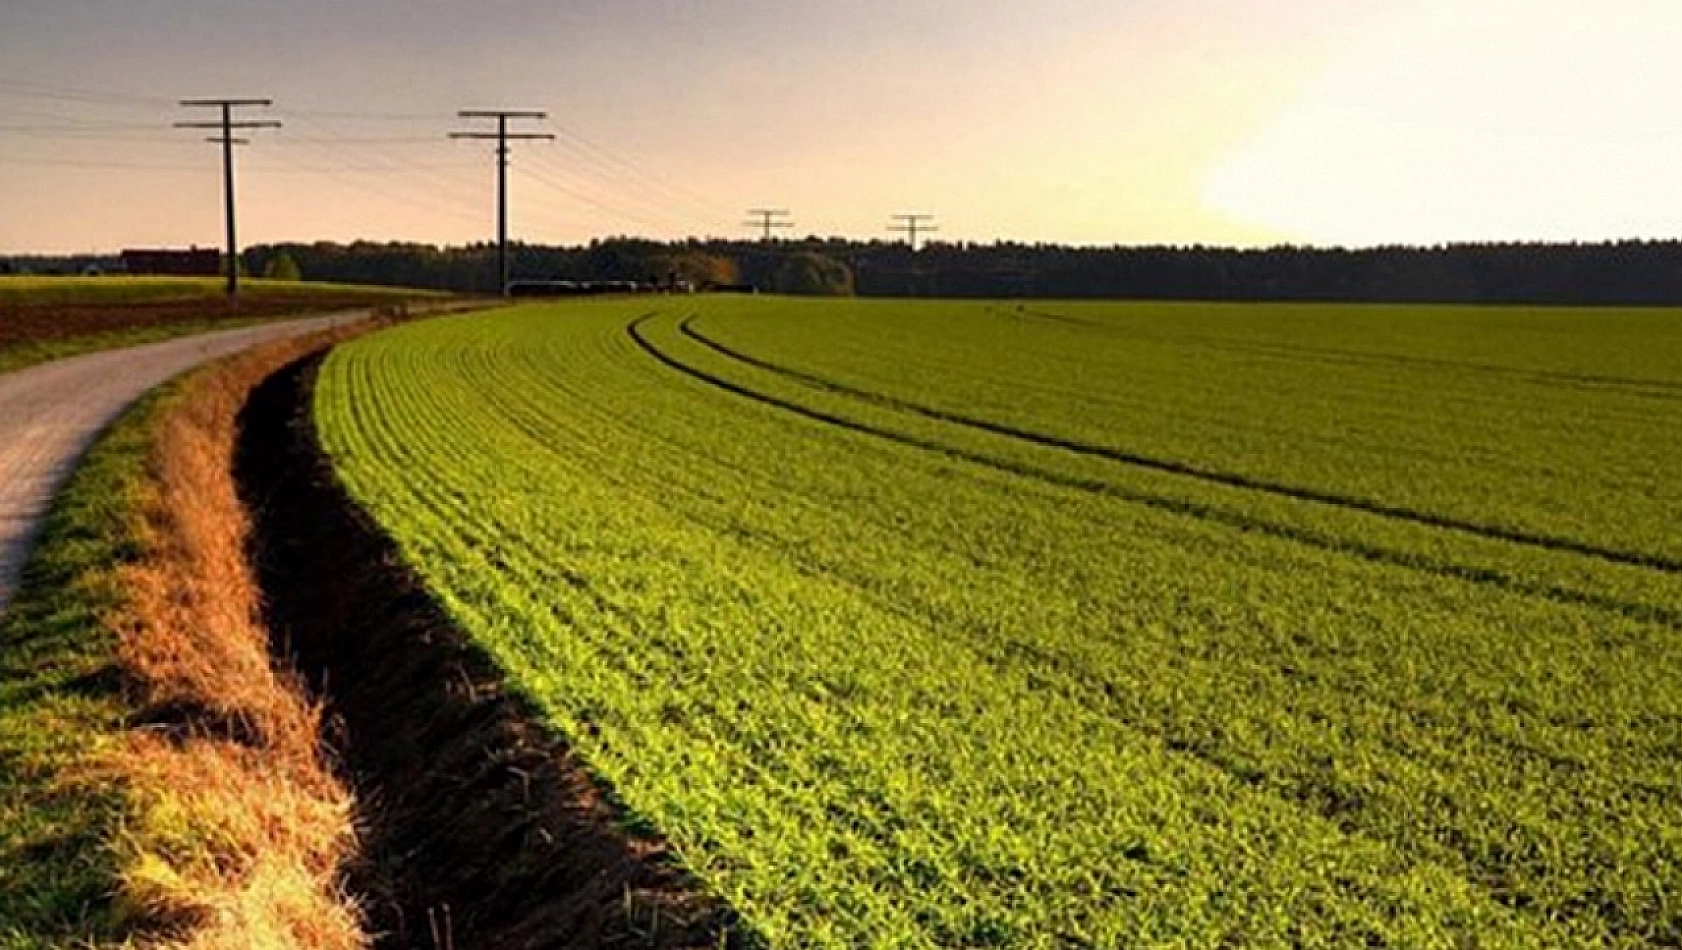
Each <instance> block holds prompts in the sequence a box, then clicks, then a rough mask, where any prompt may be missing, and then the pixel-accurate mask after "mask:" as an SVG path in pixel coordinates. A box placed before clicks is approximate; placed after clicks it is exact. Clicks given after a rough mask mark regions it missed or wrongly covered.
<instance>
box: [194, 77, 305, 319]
mask: <svg viewBox="0 0 1682 950" xmlns="http://www.w3.org/2000/svg"><path fill="white" fill-rule="evenodd" d="M180 104H181V105H182V106H183V107H184V108H189V109H201V108H203V109H220V110H222V119H221V121H218V122H177V123H175V127H176V128H178V129H215V130H217V131H219V132H221V133H222V134H221V135H219V136H217V137H215V138H211V139H206V141H208V142H213V143H215V144H218V145H221V146H222V204H223V210H224V213H225V214H226V215H227V219H228V299H229V300H235V299H238V297H239V234H238V232H237V231H236V229H235V226H234V217H235V216H234V146H235V145H249V144H250V143H251V140H250V139H241V138H235V137H234V133H235V132H236V131H246V130H249V129H278V128H280V123H279V122H276V121H274V120H273V119H256V120H253V119H247V120H244V121H240V122H235V121H234V110H235V109H242V108H267V107H269V106H272V105H274V100H272V99H183V100H181V103H180Z"/></svg>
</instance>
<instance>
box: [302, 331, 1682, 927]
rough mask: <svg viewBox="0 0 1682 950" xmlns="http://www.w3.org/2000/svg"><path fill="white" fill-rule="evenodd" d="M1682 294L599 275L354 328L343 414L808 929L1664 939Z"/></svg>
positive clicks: (746, 909)
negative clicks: (639, 294) (825, 286)
mask: <svg viewBox="0 0 1682 950" xmlns="http://www.w3.org/2000/svg"><path fill="white" fill-rule="evenodd" d="M651 311H655V312H653V313H651ZM1679 340H1682V320H1679V319H1678V318H1677V317H1676V316H1675V315H1674V314H1667V313H1656V312H1646V313H1642V312H1616V311H1606V312H1586V311H1517V310H1471V309H1436V308H1353V307H1212V306H1192V305H1177V306H1157V305H1120V304H1106V305H1098V304H1082V305H1058V306H1049V305H1031V306H1028V307H1021V308H1019V307H1017V306H1016V305H1014V304H1013V305H991V304H980V303H976V304H958V303H903V302H880V303H852V302H848V303H836V302H826V303H797V302H793V301H785V300H712V299H705V300H696V301H693V302H692V301H689V300H680V301H673V300H661V301H657V302H654V303H648V302H644V301H637V302H620V303H599V304H564V305H554V306H534V307H525V308H520V309H517V310H510V311H504V312H500V313H498V314H495V315H488V316H475V317H468V318H458V319H450V320H440V321H429V322H426V323H422V324H415V325H411V326H407V327H402V328H399V329H396V330H393V331H389V332H387V333H383V334H380V335H378V336H376V337H373V338H370V339H367V340H364V341H360V342H357V343H354V344H351V345H349V346H346V347H344V348H342V349H341V350H339V351H338V352H336V353H335V354H334V356H333V357H332V358H331V359H330V360H329V362H328V364H327V366H326V368H325V370H324V372H323V375H322V380H321V385H320V388H319V389H318V395H317V407H316V409H317V417H318V421H319V424H320V426H321V429H322V435H323V440H324V442H325V444H326V445H327V447H328V450H329V451H330V452H331V453H332V455H333V456H334V458H335V460H336V462H337V464H338V467H339V469H340V472H341V473H342V475H343V477H344V478H345V480H346V482H347V484H348V485H349V487H350V488H351V490H352V492H353V493H354V494H355V495H356V496H357V497H358V498H359V499H360V500H361V501H362V502H363V503H364V504H366V505H367V506H368V508H369V509H370V511H371V512H372V513H373V514H374V515H375V516H376V517H377V518H378V519H379V520H380V521H381V522H382V523H383V524H384V525H385V526H386V527H387V528H388V529H389V530H390V531H391V532H392V534H393V535H394V537H395V538H396V539H397V540H398V542H399V544H400V546H401V548H402V550H403V552H404V554H405V556H406V557H407V559H408V560H409V561H410V562H411V563H412V564H413V565H414V566H415V568H416V569H417V570H418V571H419V572H420V573H421V575H422V576H423V577H424V578H425V580H426V581H427V582H428V584H429V585H430V586H431V588H432V589H433V591H434V592H435V593H436V594H437V596H438V598H439V599H440V601H441V602H442V603H443V604H444V605H445V606H446V608H447V609H448V610H449V611H450V613H451V614H452V615H453V616H454V617H455V618H456V619H457V621H458V622H460V624H461V625H462V626H463V628H464V629H466V630H467V631H468V632H469V633H470V634H471V635H472V636H474V637H475V638H476V639H477V640H479V641H480V642H481V643H482V644H483V645H484V646H485V647H486V648H487V649H488V650H489V651H490V652H491V654H492V655H493V656H494V657H495V658H496V659H497V660H498V662H499V663H500V664H501V665H502V666H503V668H504V669H505V670H506V672H507V674H508V676H509V678H510V681H511V682H512V683H513V684H514V686H515V687H516V688H518V689H520V690H522V691H523V692H525V693H527V694H528V695H529V696H530V697H531V698H532V699H533V700H534V701H535V702H536V703H537V704H538V705H539V707H540V708H542V709H543V710H544V711H545V712H546V714H547V715H549V716H550V718H551V719H552V721H553V723H554V725H555V726H556V727H557V728H558V729H559V730H561V731H562V732H563V733H565V734H566V735H567V736H568V737H569V738H570V739H572V740H573V741H574V742H575V743H576V744H577V746H578V747H579V749H580V750H581V752H582V753H583V754H584V756H585V757H586V759H587V761H588V762H589V763H590V764H591V766H592V768H593V769H594V770H595V771H596V772H597V773H598V774H599V775H600V776H601V777H602V778H603V780H604V781H606V782H608V783H610V784H611V785H613V786H614V788H615V790H616V791H617V793H618V795H619V797H620V798H621V799H622V800H623V801H624V802H625V803H626V804H627V805H628V807H630V808H631V809H632V810H633V811H634V812H635V813H636V815H637V817H639V818H640V819H642V820H646V821H648V822H650V823H652V824H653V825H654V826H655V827H657V828H658V829H659V830H660V831H662V832H663V833H664V834H665V835H666V836H667V837H668V838H669V839H670V840H671V841H672V842H673V843H674V845H675V846H676V848H677V850H678V851H679V853H680V854H681V856H682V857H683V859H684V860H685V861H686V862H687V863H688V864H689V866H690V867H692V868H694V869H695V870H696V872H697V873H699V874H700V875H701V876H702V877H703V879H704V880H706V881H707V882H708V884H709V885H710V886H712V887H713V888H715V889H717V891H718V892H719V893H721V894H723V895H724V896H726V897H727V898H728V899H730V900H731V901H732V902H733V903H734V904H735V906H736V907H737V908H738V909H739V910H740V911H741V912H742V914H743V915H744V917H745V919H746V920H747V921H748V922H749V923H751V924H752V925H753V926H754V927H755V928H756V929H757V930H759V931H760V932H761V933H762V934H763V935H764V936H765V937H766V938H768V940H769V941H770V942H771V943H773V944H774V945H778V946H790V947H795V946H799V947H806V946H834V947H843V946H861V945H863V946H912V947H916V946H925V947H927V946H1012V947H1018V946H1023V947H1066V946H1210V945H1219V944H1222V943H1223V942H1225V943H1226V944H1228V945H1245V946H1250V945H1257V946H1325V947H1342V946H1348V945H1351V944H1357V945H1359V944H1365V945H1389V946H1406V947H1434V946H1441V947H1456V946H1466V945H1476V946H1512V947H1528V946H1537V945H1552V946H1644V945H1651V944H1662V943H1665V942H1667V941H1668V942H1676V941H1677V940H1679V939H1682V819H1678V817H1677V814H1678V808H1677V803H1678V802H1679V801H1682V689H1679V688H1678V687H1679V686H1682V639H1679V637H1678V635H1677V634H1678V628H1679V627H1682V567H1679V566H1678V565H1677V563H1676V562H1677V560H1678V559H1679V558H1682V539H1679V538H1678V537H1677V535H1676V532H1675V528H1674V525H1675V524H1676V523H1677V516H1678V515H1679V514H1682V503H1679V499H1682V486H1679V485H1678V484H1677V483H1676V481H1675V479H1674V478H1673V477H1670V476H1669V475H1668V474H1667V473H1670V472H1674V471H1675V470H1676V468H1677V465H1678V464H1679V463H1682V449H1679V448H1678V446H1677V445H1676V443H1675V440H1674V439H1666V438H1664V433H1665V432H1666V431H1667V426H1668V425H1670V424H1671V422H1670V420H1671V419H1672V417H1673V415H1674V411H1675V408H1676V407H1677V405H1678V399H1679V398H1682V372H1679V370H1678V366H1679V365H1682V364H1679V363H1678V361H1676V360H1675V359H1673V358H1667V356H1666V354H1667V353H1668V354H1674V353H1675V352H1676V346H1677V344H1678V341H1679Z"/></svg>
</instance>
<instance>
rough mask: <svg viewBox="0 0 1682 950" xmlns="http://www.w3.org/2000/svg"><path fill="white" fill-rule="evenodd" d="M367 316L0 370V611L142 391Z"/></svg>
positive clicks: (284, 324) (344, 316)
mask: <svg viewBox="0 0 1682 950" xmlns="http://www.w3.org/2000/svg"><path fill="white" fill-rule="evenodd" d="M363 316H365V312H364V311H355V312H352V313H342V314H334V315H331V316H325V317H311V318H308V319H300V320H286V321H281V322H275V323H265V324H262V325H260V326H251V327H243V328H240V329H237V330H223V331H220V332H217V333H206V334H203V335H200V336H191V337H183V338H181V339H178V340H170V341H168V342H165V343H155V344H152V345H150V346H140V347H134V348H132V349H126V350H109V351H106V352H103V353H93V354H90V355H88V356H78V357H74V358H72V359H67V360H60V361H58V362H56V363H44V364H42V365H40V366H34V367H31V368H29V369H25V370H20V371H18V372H15V373H6V374H0V612H4V611H5V609H6V604H7V602H8V601H9V600H10V599H11V596H12V592H13V590H14V589H15V586H16V584H17V579H18V572H19V571H20V570H21V569H22V568H23V562H24V559H25V558H26V557H27V556H28V554H29V548H30V544H31V542H33V540H34V538H35V534H36V532H37V531H38V530H39V528H40V522H41V518H42V516H43V515H45V514H46V512H47V508H48V506H49V505H50V504H51V503H52V499H53V495H54V493H56V492H57V491H58V489H59V488H60V486H62V485H63V484H64V481H65V479H67V478H68V477H69V476H70V473H71V471H73V470H74V469H75V467H76V463H77V461H78V460H80V459H81V457H82V454H83V453H84V452H86V451H87V449H88V446H89V445H91V444H92V443H93V440H94V438H95V437H97V436H98V435H99V433H100V432H101V431H103V430H104V429H105V427H106V426H108V425H110V424H111V422H112V421H113V420H115V419H116V418H117V416H119V415H121V414H122V411H123V410H124V409H126V408H128V407H129V406H130V405H131V404H133V403H134V401H135V400H137V399H139V398H140V397H141V396H142V395H144V394H145V393H146V391H147V390H149V389H151V388H152V387H154V386H157V385H158V384H160V383H163V382H165V381H167V380H169V379H170V378H172V377H174V376H176V375H179V374H180V373H182V372H183V371H185V370H188V369H191V368H192V367H194V366H197V365H198V364H200V363H203V362H206V361H208V360H212V359H215V358H217V357H220V356H227V355H229V354H231V353H236V352H238V351H240V350H243V349H246V348H247V347H250V346H253V345H255V344H258V343H264V342H267V341H269V340H275V339H279V338H282V337H288V336H296V335H298V334H300V333H307V332H309V331H312V330H321V329H325V328H327V327H332V326H337V325H339V324H344V323H350V322H353V321H355V320H358V319H361V318H362V317H363Z"/></svg>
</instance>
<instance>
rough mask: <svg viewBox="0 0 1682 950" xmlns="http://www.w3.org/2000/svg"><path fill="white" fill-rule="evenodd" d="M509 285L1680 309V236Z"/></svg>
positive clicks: (886, 254)
mask: <svg viewBox="0 0 1682 950" xmlns="http://www.w3.org/2000/svg"><path fill="white" fill-rule="evenodd" d="M512 250H513V272H514V277H515V278H516V279H518V280H572V281H637V282H641V283H650V284H662V285H664V284H669V283H672V282H675V281H681V282H684V283H687V284H690V285H693V286H697V287H706V286H712V285H738V284H751V285H753V286H755V287H757V288H759V289H762V290H767V291H780V292H786V293H807V294H852V293H856V294H859V295H863V296H875V297H881V296H907V297H922V296H928V297H933V296H940V297H986V298H1011V297H1030V298H1032V297H1039V298H1115V299H1154V300H1251V301H1377V302H1397V303H1534V304H1635V305H1650V304H1668V305H1682V242H1678V241H1624V242H1614V243H1599V244H1456V245H1444V246H1438V247H1381V248H1371V249H1362V250H1346V249H1336V248H1330V249H1328V248H1308V247H1289V246H1287V247H1274V248H1265V249H1255V250H1238V249H1231V248H1216V247H1197V246H1193V247H1166V246H1164V247H1068V246H1062V245H1055V244H1019V243H1010V242H1002V243H994V244H962V243H936V244H931V245H929V246H928V247H926V248H923V249H922V250H920V251H916V252H913V251H912V250H911V249H910V248H909V247H908V246H906V245H905V244H903V243H895V242H888V241H852V240H845V239H841V238H827V239H825V238H807V239H804V240H791V241H769V242H762V241H760V242H756V241H734V240H688V241H674V242H661V241H650V240H643V239H635V238H614V239H607V240H598V241H593V242H591V243H590V244H588V245H584V246H575V247H554V246H543V245H535V244H517V245H515V246H514V247H513V249H512ZM243 264H244V265H245V268H246V270H247V272H248V273H253V274H270V273H273V274H275V275H276V276H290V275H291V274H293V273H301V274H302V275H303V276H305V277H307V278H308V279H310V280H324V281H341V282H347V283H360V284H389V285H401V286H409V287H426V288H435V289H440V290H455V291H462V292H477V293H489V292H493V291H495V290H496V289H497V270H496V248H495V247H494V246H493V245H490V244H472V245H467V246H464V247H438V246H435V245H430V244H409V243H373V242H356V243H352V244H336V243H326V242H321V243H314V244H281V245H266V246H258V247H254V248H251V249H250V250H248V251H247V252H245V254H244V255H243ZM90 265H98V266H104V267H106V268H107V269H114V268H113V267H112V265H113V259H107V258H102V257H99V256H97V255H78V256H74V257H62V258H48V257H16V258H10V259H6V258H0V268H9V269H11V270H14V271H19V272H33V273H43V272H52V271H54V270H57V271H58V272H61V273H77V272H80V271H81V270H82V269H84V268H86V267H88V266H90Z"/></svg>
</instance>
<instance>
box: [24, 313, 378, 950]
mask: <svg viewBox="0 0 1682 950" xmlns="http://www.w3.org/2000/svg"><path fill="white" fill-rule="evenodd" d="M343 332H344V331H341V332H340V333H335V334H333V335H316V336H313V337H309V338H304V339H300V340H295V341H288V342H285V343H280V344H275V345H271V346H267V347H263V348H259V349H257V350H253V351H251V352H249V353H246V354H243V355H241V356H238V357H235V358H233V359H230V360H227V361H224V362H222V363H218V364H215V365H214V366H212V367H209V368H207V369H204V370H200V371H198V372H195V373H194V374H192V375H190V376H189V377H187V378H185V379H184V380H182V381H179V382H177V383H174V384H171V385H169V386H166V387H164V388H163V389H161V390H159V391H158V392H157V393H155V394H154V395H152V396H151V397H149V398H147V399H146V400H144V401H143V402H142V403H140V404H139V405H138V406H137V407H136V408H134V409H133V410H131V411H130V412H129V413H128V414H126V415H125V416H124V418H123V419H122V420H121V421H120V422H119V423H117V424H116V426H115V427H114V428H113V429H112V430H111V431H110V432H109V433H108V434H107V435H106V436H105V437H104V438H103V439H101V441H100V442H99V444H98V445H97V446H96V447H95V448H94V449H93V450H92V452H91V453H90V455H89V456H88V458H87V459H86V461H85V462H84V463H83V465H82V467H81V468H80V470H79V471H78V473H77V475H76V476H75V478H74V479H73V480H72V482H71V484H70V485H69V486H68V488H67V489H66V491H65V492H64V493H63V494H62V495H61V496H60V498H59V500H58V502H57V503H56V505H55V507H54V510H53V511H52V513H51V514H50V516H49V518H48V522H47V525H46V526H45V531H44V534H43V536H42V538H41V541H40V543H39V545H38V547H37V550H36V553H35V555H34V556H33V559H32V560H31V562H30V564H29V565H28V566H27V567H26V569H25V572H24V576H23V579H22V584H21V586H20V589H19V591H18V595H17V597H16V598H15V600H14V602H13V604H12V606H11V607H10V609H9V612H8V613H7V614H6V615H5V616H4V617H3V618H0V948H4V950H35V948H48V947H65V946H86V945H89V944H94V945H112V944H117V943H123V942H128V941H135V942H139V943H142V944H144V945H148V946H165V947H256V948H266V947H276V948H278V947H309V948H329V947H358V946H362V945H364V944H365V942H366V941H365V938H364V936H363V934H362V929H361V926H360V919H359V913H358V912H357V910H356V909H355V908H354V906H353V905H352V903H351V902H350V901H349V900H348V899H347V898H346V897H345V896H344V895H343V893H342V890H341V888H340V885H339V877H338V875H339V867H340V866H341V864H342V863H343V862H344V861H345V859H346V858H347V856H348V855H349V854H350V852H351V849H352V848H353V846H354V843H355V835H354V831H353V823H352V803H351V798H350V795H349V793H348V792H347V791H346V790H345V789H344V788H343V787H342V786H341V785H339V784H338V783H337V782H336V781H335V780H334V779H333V778H332V777H331V774H330V771H329V769H328V768H327V763H326V762H325V761H324V758H323V754H322V752H321V750H320V746H319V744H318V741H317V739H318V734H319V725H320V721H319V720H320V716H319V712H318V710H317V709H316V708H315V707H314V706H312V705H311V704H310V703H309V702H308V701H306V700H305V699H303V698H302V696H303V694H302V691H301V690H300V689H298V688H296V684H295V683H294V682H293V680H292V678H291V677H290V675H289V674H287V673H286V672H284V671H277V670H276V668H275V667H274V665H273V664H272V663H271V661H270V654H269V645H268V638H267V636H266V633H265V631H264V630H263V628H262V626H261V623H260V622H259V613H258V596H257V590H256V587H255V585H254V583H253V581H252V579H251V576H250V572H249V570H248V568H247V562H246V558H245V544H246V537H247V532H248V526H247V522H246V518H245V515H244V511H243V508H242V507H241V505H240V502H239V499H238V497H237V496H236V494H235V491H234V487H233V484H232V481H231V479H230V477H229V471H230V468H231V458H232V452H233V446H234V440H235V429H236V419H237V415H238V412H239V409H240V407H241V406H242V405H243V403H244V401H245V398H246V395H247V394H248V393H249V392H250V390H251V389H252V387H253V386H255V385H256V384H257V383H258V382H260V381H261V380H262V379H263V378H264V377H265V376H267V375H268V374H269V373H271V372H273V370H275V369H276V368H278V367H279V366H282V365H285V364H286V363H288V362H291V361H293V360H295V359H297V358H298V357H299V356H300V355H302V354H304V353H306V352H309V351H310V350H312V349H318V348H321V347H324V346H326V345H329V344H330V343H331V342H333V341H334V339H335V338H337V337H338V336H340V335H343ZM349 332H354V331H349Z"/></svg>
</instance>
